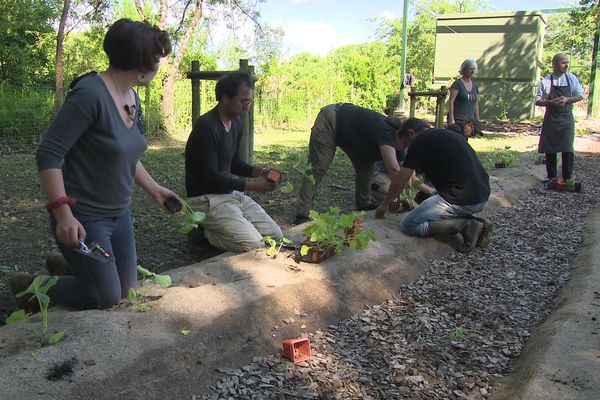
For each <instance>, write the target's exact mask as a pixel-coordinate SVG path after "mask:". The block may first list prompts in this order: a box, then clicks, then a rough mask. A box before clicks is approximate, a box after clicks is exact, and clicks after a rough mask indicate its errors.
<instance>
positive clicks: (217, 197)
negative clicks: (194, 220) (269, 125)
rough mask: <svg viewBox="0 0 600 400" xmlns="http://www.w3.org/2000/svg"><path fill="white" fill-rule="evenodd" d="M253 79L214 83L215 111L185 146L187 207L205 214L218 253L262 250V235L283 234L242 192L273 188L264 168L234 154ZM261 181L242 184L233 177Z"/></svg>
mask: <svg viewBox="0 0 600 400" xmlns="http://www.w3.org/2000/svg"><path fill="white" fill-rule="evenodd" d="M252 92H253V89H252V79H251V78H250V76H249V75H248V74H247V73H243V72H236V73H232V74H228V75H226V76H225V77H224V78H222V79H220V80H219V81H218V82H217V85H216V89H215V93H216V98H217V100H218V103H217V105H216V106H215V108H213V109H212V110H210V111H209V112H207V113H206V114H204V115H202V116H200V118H198V120H197V121H196V123H195V124H194V128H193V129H192V133H191V134H190V137H189V138H188V141H187V144H186V147H185V186H186V191H187V196H188V198H189V199H188V203H189V204H190V206H191V207H192V208H193V209H194V210H197V211H202V212H205V213H206V217H205V219H204V221H202V222H201V225H202V226H203V228H204V235H205V237H206V239H207V240H208V242H209V243H210V244H211V245H213V246H215V247H217V248H219V249H222V250H229V251H233V252H237V253H240V252H244V251H249V250H252V249H255V248H258V247H261V246H262V243H261V240H262V238H263V236H271V237H272V238H274V239H277V240H279V239H280V238H281V237H282V236H283V235H282V233H281V229H280V228H279V226H278V225H277V224H276V223H275V221H273V219H272V218H271V217H270V216H269V215H268V214H267V213H266V212H265V210H263V209H262V207H261V206H259V205H258V204H257V203H256V202H255V201H254V200H252V199H251V198H250V197H249V196H246V195H245V194H244V193H243V192H259V193H263V192H267V191H270V190H273V189H274V188H275V184H274V183H271V182H268V181H267V180H266V179H264V177H265V176H266V174H267V172H268V170H266V169H264V168H259V167H254V166H252V165H249V164H247V163H245V162H244V161H242V160H241V159H240V156H239V147H240V139H241V135H242V124H241V121H240V118H239V117H240V116H241V115H242V114H243V113H244V112H246V111H247V110H248V108H249V107H250V103H251V102H252ZM232 174H235V175H237V176H241V177H254V178H260V179H257V180H251V181H244V180H241V179H238V178H236V177H233V176H232Z"/></svg>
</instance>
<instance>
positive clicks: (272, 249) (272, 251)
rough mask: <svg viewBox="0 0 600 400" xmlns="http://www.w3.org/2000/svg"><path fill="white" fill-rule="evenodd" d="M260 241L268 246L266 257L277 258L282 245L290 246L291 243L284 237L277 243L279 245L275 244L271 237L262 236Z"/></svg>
mask: <svg viewBox="0 0 600 400" xmlns="http://www.w3.org/2000/svg"><path fill="white" fill-rule="evenodd" d="M262 241H263V242H264V243H265V244H266V245H267V246H269V248H268V249H267V255H268V256H269V257H273V258H275V257H277V255H278V254H279V252H280V251H281V247H282V246H283V245H284V244H290V243H292V241H291V240H290V239H288V238H286V237H282V238H281V240H280V241H279V243H277V240H275V239H273V238H272V237H271V236H268V235H267V236H264V237H263V238H262Z"/></svg>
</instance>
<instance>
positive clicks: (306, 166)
mask: <svg viewBox="0 0 600 400" xmlns="http://www.w3.org/2000/svg"><path fill="white" fill-rule="evenodd" d="M279 159H280V160H282V161H287V163H288V164H289V165H290V169H291V170H292V171H294V172H296V173H299V174H301V175H302V176H303V177H305V178H307V179H308V180H309V181H310V183H312V184H313V185H316V184H317V181H316V180H315V177H314V175H313V174H312V168H311V165H310V162H309V161H308V155H307V154H306V153H303V152H282V153H279ZM284 176H285V175H284ZM279 190H280V191H281V192H282V193H291V192H292V191H293V190H294V185H292V183H291V182H289V181H288V182H285V183H284V184H283V185H281V186H280V187H279Z"/></svg>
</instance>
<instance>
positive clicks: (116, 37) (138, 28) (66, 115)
mask: <svg viewBox="0 0 600 400" xmlns="http://www.w3.org/2000/svg"><path fill="white" fill-rule="evenodd" d="M104 51H105V52H106V54H107V56H108V59H109V67H108V69H107V70H106V71H104V72H100V73H95V72H92V73H89V74H86V75H84V76H83V77H80V78H78V79H76V80H75V81H74V82H73V83H72V84H71V91H70V92H69V94H68V96H67V98H66V99H65V103H64V105H63V106H62V108H61V110H60V112H59V113H58V115H57V116H56V118H55V119H54V121H53V122H52V124H51V125H50V127H49V129H48V131H47V132H46V134H45V136H44V138H43V140H42V142H41V143H40V145H39V147H38V150H37V154H36V161H37V167H38V170H39V174H40V180H41V186H42V189H43V191H44V193H45V194H46V197H47V199H48V203H47V204H46V209H47V210H48V212H50V222H51V226H52V229H53V232H54V234H55V238H56V241H57V244H58V246H59V248H60V250H61V252H62V254H63V256H64V258H65V259H66V261H67V263H68V266H69V270H70V273H71V274H72V275H68V276H61V277H60V279H59V280H58V282H57V283H56V285H54V286H53V287H52V288H50V290H49V292H48V294H49V296H50V298H51V300H52V302H53V303H57V304H63V305H67V306H70V307H74V308H79V309H93V308H108V307H111V306H114V305H116V304H118V303H119V301H120V300H121V298H125V297H126V296H127V293H128V291H129V289H130V288H134V287H136V286H137V271H136V265H137V256H136V250H135V239H134V235H133V224H132V219H131V214H130V210H129V207H130V205H131V193H132V191H133V184H134V183H136V184H137V185H139V186H141V187H142V188H143V189H144V190H145V191H147V192H148V193H149V194H150V195H151V196H152V198H153V199H154V201H155V202H156V204H157V205H158V206H159V207H162V208H165V207H164V205H163V204H164V201H165V200H166V199H167V198H169V197H175V198H178V196H177V195H176V194H175V193H174V192H172V191H171V190H169V189H167V188H164V187H163V186H161V185H159V184H158V183H157V182H156V181H155V180H154V179H153V178H152V177H151V176H150V175H149V174H148V172H147V171H146V170H145V169H144V166H143V165H142V163H141V162H140V157H141V155H142V153H143V152H144V151H145V150H146V147H147V143H146V138H145V136H144V131H143V124H142V119H141V114H140V102H139V97H138V95H137V93H136V92H135V91H134V90H133V87H134V86H138V85H145V84H147V83H148V82H149V81H150V80H151V79H152V78H153V77H154V75H156V72H157V70H158V66H159V64H158V63H159V60H160V58H162V57H166V56H167V55H168V54H169V53H170V51H171V41H170V39H169V35H168V33H167V32H166V31H162V30H160V29H158V28H157V27H153V26H151V25H149V24H148V23H143V22H134V21H131V20H128V19H121V20H118V21H116V22H115V23H114V24H113V25H112V26H111V27H110V28H109V30H108V32H107V33H106V36H105V38H104ZM96 243H97V244H98V245H99V246H100V247H101V248H102V249H104V250H106V252H104V251H99V252H97V254H96V255H97V257H91V256H90V255H89V254H85V250H86V245H87V246H90V247H91V245H92V244H96ZM82 250H83V251H82ZM92 255H94V253H92ZM103 256H104V257H105V259H103ZM31 279H32V277H27V276H23V275H21V276H20V277H15V279H13V280H12V281H11V284H12V288H13V291H18V290H19V289H24V288H26V286H27V285H28V284H29V282H31ZM23 286H25V287H23ZM17 305H19V306H21V308H27V307H28V306H31V304H28V303H27V301H26V299H24V298H20V299H18V304H17ZM30 311H35V310H31V309H30Z"/></svg>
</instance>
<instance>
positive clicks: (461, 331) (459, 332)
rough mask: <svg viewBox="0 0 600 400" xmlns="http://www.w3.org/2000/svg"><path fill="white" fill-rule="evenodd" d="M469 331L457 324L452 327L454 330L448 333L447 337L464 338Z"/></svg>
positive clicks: (453, 338) (451, 338)
mask: <svg viewBox="0 0 600 400" xmlns="http://www.w3.org/2000/svg"><path fill="white" fill-rule="evenodd" d="M468 335H469V333H468V332H467V331H466V330H465V328H463V327H462V326H457V327H456V328H454V331H452V333H450V334H449V335H448V339H450V340H463V339H465V338H466V337H467V336H468Z"/></svg>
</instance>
